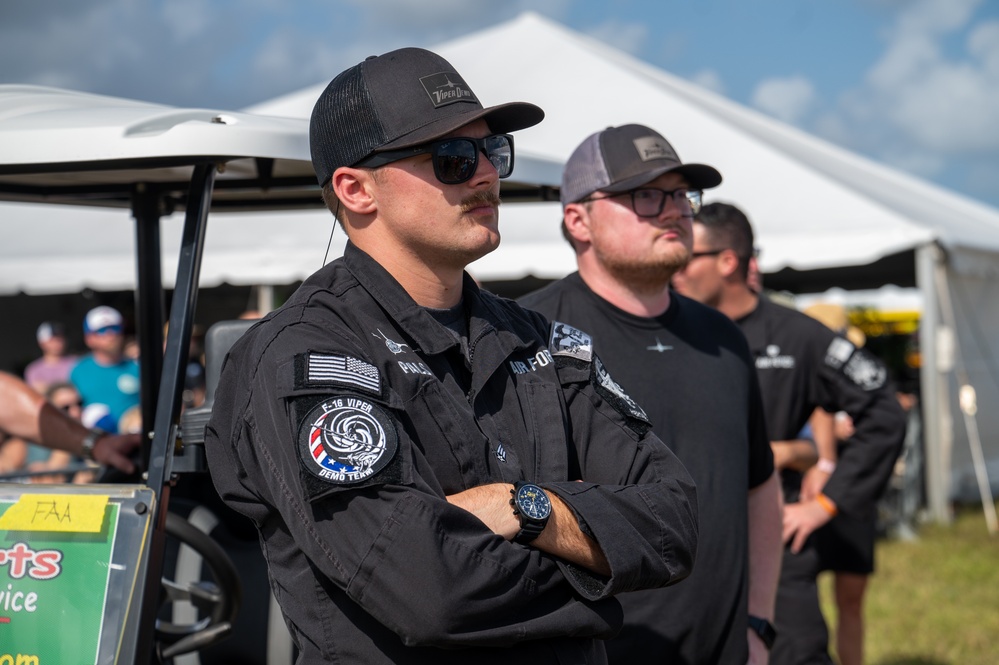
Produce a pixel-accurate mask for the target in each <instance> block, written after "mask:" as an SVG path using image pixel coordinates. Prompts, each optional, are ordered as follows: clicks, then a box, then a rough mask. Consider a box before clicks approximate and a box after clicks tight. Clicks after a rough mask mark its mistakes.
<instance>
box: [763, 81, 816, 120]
mask: <svg viewBox="0 0 999 665" xmlns="http://www.w3.org/2000/svg"><path fill="white" fill-rule="evenodd" d="M815 99H816V95H815V86H813V85H812V83H811V81H809V80H808V79H806V78H805V77H803V76H791V77H787V78H772V79H767V80H765V81H762V82H761V83H760V84H759V85H757V86H756V90H754V91H753V98H752V102H753V106H755V107H756V108H758V109H760V110H761V111H764V112H766V113H769V114H770V115H772V116H774V117H776V118H778V119H780V120H783V121H784V122H788V123H791V124H796V123H799V122H800V121H801V120H803V119H804V117H805V115H806V114H807V113H808V112H809V111H810V110H811V109H812V107H813V106H814V104H815Z"/></svg>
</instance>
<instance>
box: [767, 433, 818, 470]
mask: <svg viewBox="0 0 999 665" xmlns="http://www.w3.org/2000/svg"><path fill="white" fill-rule="evenodd" d="M770 449H771V450H772V451H773V453H774V466H775V467H777V470H778V471H780V470H782V469H792V470H794V471H802V472H804V471H807V470H808V469H810V468H811V467H812V465H814V464H815V462H817V461H818V459H819V454H818V452H817V451H816V449H815V444H814V443H813V442H812V441H811V440H809V439H791V440H788V441H771V442H770Z"/></svg>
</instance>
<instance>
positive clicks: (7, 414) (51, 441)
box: [0, 372, 140, 473]
mask: <svg viewBox="0 0 999 665" xmlns="http://www.w3.org/2000/svg"><path fill="white" fill-rule="evenodd" d="M0 430H2V431H4V432H7V433H8V434H12V435H14V436H18V437H21V438H22V439H27V440H29V441H36V442H38V443H39V444H41V445H43V446H45V447H46V448H52V449H53V450H65V451H66V452H68V453H72V454H74V455H80V456H83V455H84V450H83V440H84V439H85V438H86V437H87V434H89V430H88V429H87V428H86V427H85V426H84V425H83V423H81V422H80V421H78V420H74V419H73V418H71V417H70V416H69V415H67V414H66V413H64V412H62V411H60V410H59V409H57V408H56V407H54V406H52V404H50V403H49V402H48V401H47V400H46V399H45V398H44V397H42V396H41V395H40V394H39V393H38V392H36V391H35V390H33V389H32V388H31V387H29V386H28V384H26V383H25V382H24V381H21V380H20V379H18V378H17V377H15V376H13V375H11V374H7V373H5V372H0ZM139 441H140V439H139V436H138V435H137V434H128V435H111V434H109V435H106V436H102V437H101V438H99V439H98V440H97V443H96V445H95V446H94V451H93V452H94V459H95V460H96V461H97V462H100V463H101V464H107V465H109V466H113V467H115V468H117V469H120V470H122V471H124V472H126V473H132V472H133V471H134V470H135V465H134V464H132V462H131V460H129V459H128V454H129V453H130V452H131V451H133V450H134V449H136V448H137V447H138V446H139Z"/></svg>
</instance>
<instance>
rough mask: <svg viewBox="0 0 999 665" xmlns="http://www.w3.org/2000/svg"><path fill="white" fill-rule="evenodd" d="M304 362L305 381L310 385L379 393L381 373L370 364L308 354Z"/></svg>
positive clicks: (354, 359)
mask: <svg viewBox="0 0 999 665" xmlns="http://www.w3.org/2000/svg"><path fill="white" fill-rule="evenodd" d="M305 362H306V369H305V380H306V382H307V383H308V384H310V385H330V386H344V387H347V388H360V389H362V390H366V391H368V392H372V393H375V394H378V393H380V392H381V388H382V379H381V372H379V371H378V368H377V367H375V366H374V365H372V364H371V363H369V362H365V361H363V360H360V359H359V358H351V357H350V356H341V355H335V354H324V353H309V354H308V355H307V356H306V360H305Z"/></svg>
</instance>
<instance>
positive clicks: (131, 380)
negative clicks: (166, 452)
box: [69, 305, 139, 432]
mask: <svg viewBox="0 0 999 665" xmlns="http://www.w3.org/2000/svg"><path fill="white" fill-rule="evenodd" d="M83 341H84V342H85V343H86V345H87V348H89V349H90V353H89V354H88V355H86V356H84V357H83V358H82V359H80V362H78V363H77V364H76V365H75V366H74V367H73V370H72V371H71V372H70V374H69V380H70V382H71V383H72V384H73V385H74V386H76V389H77V390H79V391H80V395H81V396H82V397H83V405H84V421H85V422H88V423H92V424H94V425H95V426H96V427H98V428H99V429H101V430H106V431H108V432H117V431H119V427H118V421H119V420H120V419H121V417H122V416H123V415H125V413H126V412H127V411H128V410H129V409H132V408H134V407H136V406H138V405H139V364H138V363H137V362H136V361H135V360H133V359H131V358H127V357H125V353H124V349H125V321H124V319H123V318H122V316H121V312H119V311H118V310H116V309H115V308H114V307H108V306H107V305H101V306H99V307H94V308H93V309H91V310H90V311H88V312H87V315H86V316H85V317H84V319H83Z"/></svg>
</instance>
